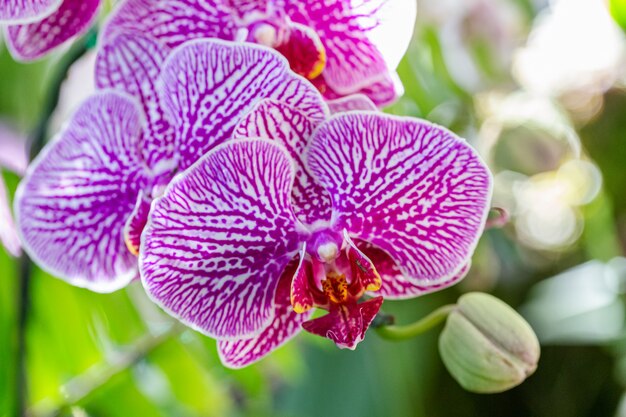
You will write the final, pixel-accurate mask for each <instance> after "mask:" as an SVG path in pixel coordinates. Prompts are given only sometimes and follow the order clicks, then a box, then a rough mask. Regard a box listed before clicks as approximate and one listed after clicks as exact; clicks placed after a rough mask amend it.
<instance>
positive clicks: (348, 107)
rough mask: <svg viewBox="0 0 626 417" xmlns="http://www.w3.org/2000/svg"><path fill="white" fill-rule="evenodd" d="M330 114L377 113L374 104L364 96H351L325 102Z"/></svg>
mask: <svg viewBox="0 0 626 417" xmlns="http://www.w3.org/2000/svg"><path fill="white" fill-rule="evenodd" d="M326 104H328V108H329V109H330V112H331V114H336V113H345V112H347V111H357V110H361V111H377V110H378V107H376V104H374V102H373V101H372V100H371V99H370V98H368V97H367V96H366V95H365V94H360V93H359V94H351V95H349V96H345V97H340V98H337V99H334V100H328V101H327V102H326Z"/></svg>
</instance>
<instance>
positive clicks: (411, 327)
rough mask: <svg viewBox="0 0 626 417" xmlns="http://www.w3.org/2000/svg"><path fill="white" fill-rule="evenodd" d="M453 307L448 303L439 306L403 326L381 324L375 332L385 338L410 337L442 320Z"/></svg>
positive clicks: (454, 306) (402, 338)
mask: <svg viewBox="0 0 626 417" xmlns="http://www.w3.org/2000/svg"><path fill="white" fill-rule="evenodd" d="M455 308H456V304H448V305H445V306H442V307H439V308H438V309H436V310H435V311H433V312H432V313H430V314H429V315H427V316H426V317H424V318H422V319H420V320H418V321H416V322H415V323H411V324H407V325H404V326H395V325H394V326H381V327H378V328H377V329H376V332H377V333H378V335H379V336H380V337H382V338H383V339H387V340H395V341H400V340H407V339H412V338H413V337H415V336H417V335H420V334H422V333H424V332H426V331H428V330H430V329H432V328H433V327H435V326H437V325H438V324H439V323H441V322H442V321H444V320H445V319H446V318H447V317H448V314H450V313H451V312H452V311H453V310H454V309H455Z"/></svg>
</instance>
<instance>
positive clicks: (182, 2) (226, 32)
mask: <svg viewBox="0 0 626 417" xmlns="http://www.w3.org/2000/svg"><path fill="white" fill-rule="evenodd" d="M223 3H224V2H223V0H201V1H198V0H123V1H121V2H120V4H119V6H117V7H116V9H115V10H114V11H113V13H112V14H111V16H110V17H109V19H108V21H107V24H106V26H105V28H104V29H103V35H102V37H103V41H104V42H105V43H108V42H109V41H110V40H112V39H113V38H114V37H115V36H117V35H118V34H120V33H128V32H132V33H142V34H145V35H148V36H150V37H151V38H153V39H155V40H157V41H159V42H160V43H162V44H164V45H166V46H168V47H170V48H174V47H176V46H178V45H180V44H183V43H185V42H187V41H189V40H192V39H199V38H218V39H227V40H233V39H235V35H236V33H237V27H236V26H235V23H234V21H233V17H232V15H231V11H230V9H229V8H228V7H226V6H225V5H224V4H223Z"/></svg>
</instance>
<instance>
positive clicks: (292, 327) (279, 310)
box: [217, 257, 313, 368]
mask: <svg viewBox="0 0 626 417" xmlns="http://www.w3.org/2000/svg"><path fill="white" fill-rule="evenodd" d="M299 261H300V259H299V258H298V257H295V258H293V259H292V260H291V262H290V263H289V265H287V267H286V268H285V270H284V271H283V274H282V277H281V278H280V281H279V282H278V288H277V289H276V296H275V298H274V309H275V311H274V320H272V322H271V323H270V325H269V326H267V327H266V328H265V329H263V331H262V332H261V334H259V335H258V336H256V337H253V338H250V339H240V340H232V341H228V340H221V341H219V342H218V344H217V348H218V353H219V355H220V359H221V360H222V363H223V364H224V365H226V366H228V367H229V368H243V367H244V366H248V365H250V364H252V363H254V362H256V361H258V360H260V359H262V358H263V357H265V356H266V355H268V354H269V353H271V352H272V351H274V350H276V349H278V348H279V347H281V346H282V345H284V344H285V343H287V342H288V341H289V340H290V339H292V338H293V337H294V336H295V335H297V334H298V333H300V331H301V330H302V323H304V322H305V321H307V320H309V319H310V318H311V314H312V313H313V312H312V311H309V312H306V313H303V314H298V313H296V312H295V311H294V310H293V307H292V306H291V302H290V296H289V293H290V286H291V281H292V279H293V276H294V274H295V272H296V269H297V267H298V264H299Z"/></svg>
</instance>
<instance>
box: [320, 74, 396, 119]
mask: <svg viewBox="0 0 626 417" xmlns="http://www.w3.org/2000/svg"><path fill="white" fill-rule="evenodd" d="M312 83H313V84H314V85H315V86H316V87H317V89H318V90H320V91H321V92H322V94H324V97H325V98H326V99H327V100H330V101H331V102H332V101H338V100H341V99H342V98H343V97H346V96H345V94H340V93H338V92H337V91H334V90H333V89H332V88H331V87H330V86H329V85H328V84H326V82H325V81H324V79H323V77H318V78H316V79H315V80H312ZM402 94H404V87H403V86H402V83H401V82H400V78H399V77H398V75H397V74H396V73H392V74H384V75H383V76H381V77H379V78H376V79H373V80H371V82H370V83H369V84H368V85H366V86H364V87H363V88H361V89H360V90H358V91H355V93H354V94H352V95H350V96H347V97H353V96H360V95H363V96H365V97H367V98H368V99H369V100H371V101H372V102H373V103H374V104H375V105H376V106H378V107H385V106H388V105H390V104H392V103H394V102H395V101H396V100H397V99H398V97H400V96H402ZM330 105H331V104H330V103H329V106H330ZM359 107H361V108H359V109H354V110H369V109H368V108H366V107H367V105H366V104H365V103H360V105H359ZM331 110H332V109H331Z"/></svg>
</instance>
